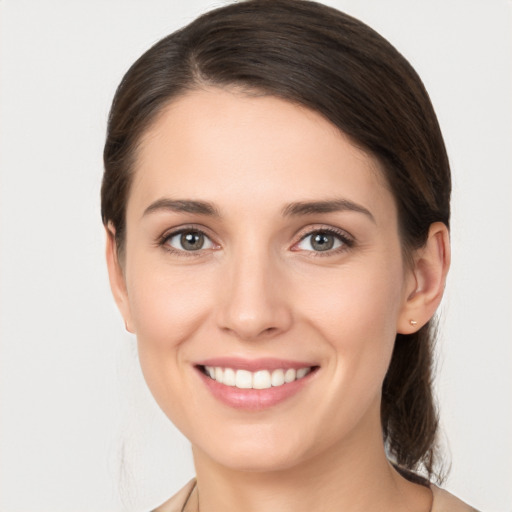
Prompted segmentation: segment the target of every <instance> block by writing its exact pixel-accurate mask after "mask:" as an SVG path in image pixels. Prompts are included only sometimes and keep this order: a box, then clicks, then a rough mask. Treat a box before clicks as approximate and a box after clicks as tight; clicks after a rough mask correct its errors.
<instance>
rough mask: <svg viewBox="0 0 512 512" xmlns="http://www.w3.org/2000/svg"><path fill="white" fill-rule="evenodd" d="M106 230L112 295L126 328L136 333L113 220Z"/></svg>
mask: <svg viewBox="0 0 512 512" xmlns="http://www.w3.org/2000/svg"><path fill="white" fill-rule="evenodd" d="M105 231H106V234H107V244H106V257H107V268H108V277H109V281H110V289H111V290H112V295H113V296H114V299H115V301H116V304H117V307H118V308H119V311H120V312H121V315H122V316H123V318H124V324H125V327H126V330H127V331H128V332H131V333H135V329H134V328H133V321H132V316H131V311H130V303H129V301H128V292H127V289H126V281H125V277H124V271H123V267H122V265H121V262H120V261H119V255H118V252H117V244H116V231H115V228H114V226H113V224H112V223H111V222H109V223H108V225H107V226H106V227H105Z"/></svg>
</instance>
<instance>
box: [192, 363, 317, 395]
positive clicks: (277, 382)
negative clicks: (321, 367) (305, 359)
mask: <svg viewBox="0 0 512 512" xmlns="http://www.w3.org/2000/svg"><path fill="white" fill-rule="evenodd" d="M202 368H203V371H204V373H205V374H206V375H208V376H209V377H210V378H211V379H213V380H215V381H217V382H218V383H220V384H224V385H225V386H231V387H236V388H238V389H268V388H271V387H280V386H284V385H286V384H290V383H291V382H294V381H296V380H300V379H303V378H304V377H305V376H306V375H308V374H309V373H310V372H311V371H312V370H313V367H311V366H307V367H304V368H298V369H295V368H286V369H285V368H278V369H275V370H258V371H256V372H251V371H249V370H236V369H234V368H222V367H220V366H203V367H202Z"/></svg>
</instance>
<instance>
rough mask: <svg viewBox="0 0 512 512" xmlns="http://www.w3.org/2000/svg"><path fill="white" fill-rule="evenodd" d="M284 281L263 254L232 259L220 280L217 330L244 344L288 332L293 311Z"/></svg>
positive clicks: (271, 262)
mask: <svg viewBox="0 0 512 512" xmlns="http://www.w3.org/2000/svg"><path fill="white" fill-rule="evenodd" d="M285 281H286V280H285V276H284V275H283V272H282V269H280V268H279V265H278V263H277V262H276V261H273V260H272V258H271V257H270V255H269V254H264V251H260V253H259V254H258V253H255V252H251V254H248V253H247V251H244V253H243V254H238V255H236V256H233V258H232V261H231V263H230V264H229V269H228V270H227V272H226V274H225V275H224V276H223V280H222V288H223V294H222V297H221V300H220V301H219V304H218V325H219V327H220V328H221V329H222V330H223V331H226V332H229V333H231V334H233V335H235V336H236V337H237V338H239V339H241V340H246V341H250V340H258V339H267V338H270V337H274V336H277V335H278V334H280V333H283V332H285V331H287V330H288V329H289V328H290V326H291V323H292V311H291V302H290V296H289V293H288V290H287V286H286V283H285Z"/></svg>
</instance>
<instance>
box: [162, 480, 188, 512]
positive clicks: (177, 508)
mask: <svg viewBox="0 0 512 512" xmlns="http://www.w3.org/2000/svg"><path fill="white" fill-rule="evenodd" d="M195 487H196V480H195V478H194V479H192V480H190V482H189V483H188V484H187V485H185V487H183V488H181V489H180V490H179V491H178V492H177V493H176V494H175V495H174V496H173V497H172V498H170V499H168V500H167V501H166V502H165V503H162V504H161V505H160V506H159V507H157V508H155V509H154V510H153V511H152V512H196V510H197V507H196V506H195V505H194V503H193V501H194V499H193V497H194V496H195V492H194V491H195ZM185 506H186V508H185Z"/></svg>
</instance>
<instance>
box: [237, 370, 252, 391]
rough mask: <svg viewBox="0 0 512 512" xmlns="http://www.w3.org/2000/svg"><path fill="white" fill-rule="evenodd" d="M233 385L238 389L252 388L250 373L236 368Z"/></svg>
mask: <svg viewBox="0 0 512 512" xmlns="http://www.w3.org/2000/svg"><path fill="white" fill-rule="evenodd" d="M235 386H236V387H237V388H240V389H251V388H252V373H251V372H248V371H247V370H237V371H236V380H235Z"/></svg>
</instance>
